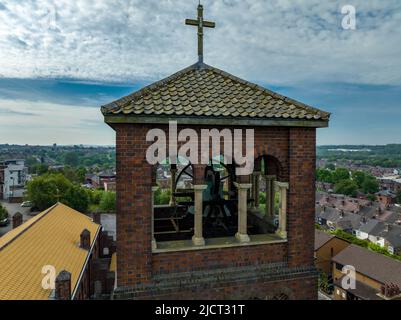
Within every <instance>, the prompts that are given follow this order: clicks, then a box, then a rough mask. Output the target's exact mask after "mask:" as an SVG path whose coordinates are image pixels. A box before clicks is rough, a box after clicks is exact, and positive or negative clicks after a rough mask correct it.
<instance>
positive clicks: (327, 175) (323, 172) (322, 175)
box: [316, 168, 333, 183]
mask: <svg viewBox="0 0 401 320" xmlns="http://www.w3.org/2000/svg"><path fill="white" fill-rule="evenodd" d="M316 180H317V181H320V182H327V183H332V182H333V174H332V171H330V170H329V169H320V168H319V169H317V170H316Z"/></svg>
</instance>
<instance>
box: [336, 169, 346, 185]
mask: <svg viewBox="0 0 401 320" xmlns="http://www.w3.org/2000/svg"><path fill="white" fill-rule="evenodd" d="M349 178H350V175H349V171H348V169H346V168H337V169H336V170H334V172H333V182H334V183H338V182H340V181H341V180H348V179H349Z"/></svg>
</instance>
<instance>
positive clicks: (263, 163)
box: [102, 20, 329, 299]
mask: <svg viewBox="0 0 401 320" xmlns="http://www.w3.org/2000/svg"><path fill="white" fill-rule="evenodd" d="M195 21H196V20H195ZM200 53H202V52H201V51H200ZM202 61H203V57H202V59H199V62H198V63H196V64H195V65H192V66H190V67H188V68H186V69H184V70H182V71H179V72H178V73H176V74H174V75H172V76H170V77H168V78H166V79H163V80H161V81H158V82H156V83H154V84H151V85H149V86H147V87H145V88H143V89H142V90H139V91H137V92H134V93H133V94H131V95H129V96H127V97H124V98H121V99H119V100H117V101H115V102H112V103H110V104H108V105H105V106H103V107H102V113H103V115H104V118H105V122H106V123H107V124H108V125H110V126H111V127H112V128H113V129H114V130H115V131H116V153H117V155H116V158H117V181H116V184H117V185H116V189H117V271H116V276H117V287H116V289H115V292H114V296H115V298H117V299H146V298H152V299H153V298H155V299H156V298H166V299H181V298H182V299H196V298H200V297H202V298H205V299H251V298H258V299H316V298H317V273H316V270H315V268H314V263H313V262H314V261H313V247H314V246H313V243H314V209H315V160H316V159H315V148H316V140H315V135H316V128H319V127H327V125H328V121H329V114H328V113H326V112H323V111H320V110H318V109H315V108H312V107H310V106H307V105H304V104H302V103H300V102H297V101H294V100H292V99H289V98H286V97H284V96H281V95H279V94H277V93H274V92H272V91H269V90H267V89H265V88H262V87H259V86H257V85H255V84H252V83H249V82H247V81H244V80H242V79H239V78H237V77H234V76H232V75H230V74H228V73H226V72H224V71H221V70H218V69H216V68H213V67H211V66H208V65H206V64H204V63H203V62H202ZM169 121H177V123H178V131H179V132H180V130H181V129H188V128H189V129H193V130H195V132H196V133H198V135H199V140H198V149H201V145H202V144H203V143H204V141H203V140H201V133H202V129H209V130H210V129H213V128H215V129H218V130H219V131H220V132H222V131H221V130H223V129H228V132H230V133H231V134H232V135H234V129H243V131H245V130H246V129H253V130H254V148H253V151H254V160H255V165H254V170H253V172H252V174H250V175H247V176H237V175H236V174H235V170H234V169H235V164H233V165H225V166H224V168H223V169H222V171H221V172H223V171H224V172H225V173H226V177H223V176H224V174H221V175H220V173H216V172H217V171H215V170H214V169H213V166H212V167H211V166H210V165H207V164H196V163H188V165H187V164H180V163H179V164H178V165H177V166H175V165H170V167H169V166H166V164H164V165H162V166H156V165H151V164H149V162H148V161H147V159H146V152H147V150H148V147H149V146H150V145H151V144H152V143H153V142H152V141H147V139H146V135H147V133H148V132H149V130H151V129H154V128H158V129H161V130H163V131H164V132H165V133H166V137H167V141H169V138H170V137H169V127H168V123H169ZM220 143H221V145H222V150H223V147H224V145H225V144H226V141H225V140H224V144H223V143H222V142H220ZM178 144H179V146H181V145H183V144H184V142H183V141H181V142H178ZM212 145H213V143H212V144H210V146H212ZM243 147H244V144H243ZM167 156H168V155H167ZM166 167H167V168H169V169H170V174H171V181H172V183H171V184H170V188H171V191H172V196H171V201H170V204H166V205H159V206H155V205H154V203H153V202H154V201H153V199H154V193H155V192H157V191H156V190H157V188H158V187H160V186H161V185H162V184H161V183H160V182H159V181H158V180H162V178H163V174H164V173H163V170H164V171H165V170H166ZM221 168H222V167H220V169H221ZM216 170H217V169H216ZM185 174H186V175H187V179H188V180H187V182H188V183H183V181H182V179H183V177H184V175H185ZM210 176H212V180H210V179H209V177H210ZM216 177H218V179H219V180H218V182H216V181H217V180H216ZM225 178H227V179H226V180H224V179H225ZM208 179H209V180H208ZM223 180H224V181H223ZM184 182H185V181H184ZM216 186H221V188H220V189H219V187H216ZM216 188H217V189H219V190H218V191H217V193H216V192H215V193H213V192H214V191H211V190H216ZM210 195H212V197H210ZM262 195H263V196H262ZM263 197H264V198H265V203H261V201H262V200H263ZM276 199H277V200H276ZM277 201H278V202H279V206H278V208H277V204H276V205H275V203H276V202H277ZM216 210H217V211H216ZM216 212H217V213H216Z"/></svg>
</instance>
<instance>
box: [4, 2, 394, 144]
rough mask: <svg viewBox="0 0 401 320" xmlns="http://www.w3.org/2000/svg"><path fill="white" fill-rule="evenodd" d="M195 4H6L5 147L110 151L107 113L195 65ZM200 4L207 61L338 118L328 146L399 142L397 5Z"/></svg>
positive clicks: (326, 137) (325, 140) (327, 133)
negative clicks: (352, 13) (350, 22)
mask: <svg viewBox="0 0 401 320" xmlns="http://www.w3.org/2000/svg"><path fill="white" fill-rule="evenodd" d="M196 4H197V1H188V0H185V1H184V0H176V1H173V0H157V1H156V0H148V1H139V0H132V1H128V0H121V1H115V0H114V1H111V0H101V1H96V3H93V2H92V1H87V0H77V1H67V0H60V1H57V2H53V1H50V0H38V1H33V0H26V1H23V2H22V1H15V0H0V143H18V144H25V143H28V144H52V143H54V142H56V143H58V144H76V143H82V144H106V145H109V144H113V143H114V132H113V130H112V129H111V128H109V127H108V126H107V125H105V124H104V123H103V119H102V116H101V113H100V110H99V107H100V106H101V105H102V104H104V103H107V102H110V101H112V100H114V99H117V98H119V97H121V96H123V95H126V94H128V93H130V92H132V91H134V90H137V89H139V88H140V87H142V86H143V85H146V84H148V83H150V82H152V81H156V80H158V79H160V78H162V77H164V76H168V75H169V74H171V73H173V72H175V71H178V70H180V69H182V68H184V67H186V66H188V65H190V64H192V63H193V62H195V60H196V30H195V28H193V27H188V26H185V25H184V23H183V21H184V20H185V18H193V17H195V14H196ZM203 4H204V6H205V17H206V19H209V20H213V21H216V29H214V30H210V29H209V30H206V31H205V33H206V35H205V62H206V63H208V64H211V65H213V66H215V67H218V68H220V69H223V70H226V71H228V72H230V73H232V74H234V75H237V76H239V77H241V78H244V79H247V80H249V81H252V82H256V83H258V84H260V85H262V86H265V87H268V88H269V89H272V90H275V91H277V92H279V93H281V94H284V95H287V96H289V97H292V98H295V99H297V100H300V101H302V102H304V103H307V104H311V105H313V106H316V107H318V108H322V109H323V110H326V111H329V112H332V120H331V122H330V128H328V129H319V131H318V143H319V144H384V143H401V126H400V124H399V123H400V119H401V72H400V70H401V29H400V27H399V26H400V25H401V10H400V9H401V2H400V1H398V0H386V1H381V0H376V1H373V0H349V1H346V3H345V2H343V1H324V2H323V1H318V0H307V1H300V0H292V1H289V0H259V1H255V0H252V1H251V0H245V1H239V0H232V1H226V0H216V1H211V0H205V1H203ZM344 4H351V5H354V6H355V8H356V13H357V20H356V21H357V25H356V30H344V29H342V27H341V21H342V19H343V15H342V14H341V7H342V6H343V5H344Z"/></svg>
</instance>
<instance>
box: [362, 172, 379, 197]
mask: <svg viewBox="0 0 401 320" xmlns="http://www.w3.org/2000/svg"><path fill="white" fill-rule="evenodd" d="M361 189H362V191H363V193H365V194H368V193H376V192H378V191H379V183H378V182H377V180H376V178H375V177H372V176H366V177H365V179H364V181H363V183H362V188H361Z"/></svg>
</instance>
